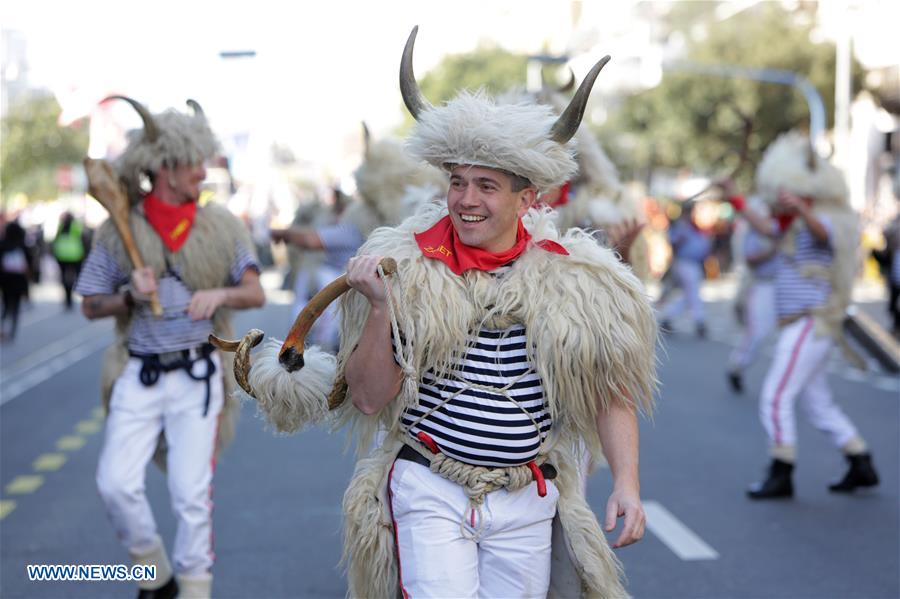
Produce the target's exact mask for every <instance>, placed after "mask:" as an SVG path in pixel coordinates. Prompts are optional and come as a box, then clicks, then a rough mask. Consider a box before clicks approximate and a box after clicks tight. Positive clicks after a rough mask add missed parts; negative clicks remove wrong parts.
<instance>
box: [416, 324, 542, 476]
mask: <svg viewBox="0 0 900 599" xmlns="http://www.w3.org/2000/svg"><path fill="white" fill-rule="evenodd" d="M526 347H527V338H526V336H525V327H524V326H522V325H515V326H513V327H511V328H509V329H506V330H500V331H495V330H488V329H482V330H481V331H479V332H478V334H477V335H474V336H473V338H471V339H470V341H469V349H468V351H467V352H466V355H465V357H464V358H463V359H462V360H460V362H459V363H457V364H456V365H455V366H454V370H453V375H451V376H450V377H448V378H441V379H436V378H435V376H434V373H433V372H428V373H426V374H425V375H423V377H422V381H421V383H420V385H419V405H418V406H417V407H415V408H408V409H407V410H406V411H405V412H404V413H403V415H402V420H403V425H404V426H406V427H411V428H409V434H410V435H411V436H413V437H415V436H416V435H417V434H418V433H419V432H420V431H423V432H425V433H427V434H428V435H429V436H430V437H431V438H432V439H434V441H435V442H436V443H437V444H438V446H439V447H440V449H441V451H442V452H443V453H445V454H446V455H448V456H450V457H452V458H454V459H457V460H459V461H461V462H466V463H468V464H474V465H478V466H494V467H497V466H515V465H521V464H525V463H527V462H528V461H530V460H532V459H534V458H535V457H536V456H537V453H538V448H539V446H540V443H541V441H542V440H543V439H544V438H545V437H546V436H547V433H548V432H549V430H550V427H551V424H552V422H551V419H550V412H549V411H548V410H547V406H546V404H545V401H544V388H543V385H542V383H541V378H540V377H539V376H538V375H537V373H536V372H534V371H533V370H532V369H531V364H530V362H529V360H528V357H527V353H526ZM467 382H470V383H475V384H477V385H479V387H478V388H473V387H472V386H471V385H467V384H466V383H467ZM507 385H510V387H509V390H508V391H506V393H507V394H508V395H509V396H510V397H511V398H512V399H513V400H515V401H511V400H510V398H509V397H506V396H504V395H503V394H502V393H501V392H500V391H499V390H500V389H502V388H504V387H506V386H507ZM485 387H486V388H487V389H485ZM460 390H462V391H461V392H460V393H459V394H458V395H456V396H455V397H453V398H452V399H450V400H449V401H448V402H446V403H445V404H443V405H441V407H440V408H438V409H436V410H435V411H433V412H432V413H431V414H429V415H428V416H427V417H425V418H424V419H422V420H421V421H419V419H420V417H422V416H423V415H424V414H426V413H427V412H428V410H430V409H431V408H434V407H435V406H437V405H439V404H440V403H441V401H442V400H445V399H447V398H448V397H450V396H452V395H453V394H454V393H456V392H458V391H460ZM495 390H496V391H495ZM517 403H518V405H516V404H517ZM519 406H521V408H520V407H519ZM523 409H524V410H525V411H527V414H526V413H525V411H523ZM529 414H530V416H531V417H530V418H529ZM532 419H533V420H534V421H532ZM535 424H537V426H535Z"/></svg>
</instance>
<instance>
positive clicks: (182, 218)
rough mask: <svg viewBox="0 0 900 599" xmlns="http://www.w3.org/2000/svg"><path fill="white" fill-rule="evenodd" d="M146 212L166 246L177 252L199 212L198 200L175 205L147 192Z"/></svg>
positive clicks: (148, 219)
mask: <svg viewBox="0 0 900 599" xmlns="http://www.w3.org/2000/svg"><path fill="white" fill-rule="evenodd" d="M144 214H145V215H146V216H147V222H149V223H150V225H151V226H152V227H153V229H154V230H155V231H156V232H157V234H158V235H159V237H160V239H162V242H163V243H164V244H166V247H167V248H169V250H171V251H173V252H177V251H178V250H179V249H180V248H181V246H182V245H184V242H185V241H187V238H188V234H189V233H190V232H191V226H192V225H193V224H194V216H196V214H197V202H186V203H184V204H179V205H177V206H174V205H172V204H167V203H165V202H163V201H162V200H160V199H159V198H157V197H156V196H154V195H153V194H147V197H146V198H145V199H144Z"/></svg>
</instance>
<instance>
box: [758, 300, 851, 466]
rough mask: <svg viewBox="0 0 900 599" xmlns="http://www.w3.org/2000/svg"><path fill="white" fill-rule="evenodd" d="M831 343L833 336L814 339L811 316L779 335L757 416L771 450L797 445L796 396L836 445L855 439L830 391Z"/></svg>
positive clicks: (820, 428)
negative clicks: (828, 370) (829, 364)
mask: <svg viewBox="0 0 900 599" xmlns="http://www.w3.org/2000/svg"><path fill="white" fill-rule="evenodd" d="M832 345H834V341H833V340H832V339H831V338H830V337H820V336H818V335H816V332H815V325H814V322H813V319H812V318H811V317H806V318H801V319H800V320H798V321H796V322H794V323H791V324H790V325H788V326H786V327H785V328H784V329H783V330H782V331H781V334H780V335H779V337H778V344H777V346H776V348H775V356H774V358H773V360H772V365H771V366H770V367H769V372H768V374H766V380H765V382H764V383H763V388H762V395H761V396H760V404H759V416H760V419H761V420H762V423H763V426H764V427H765V429H766V432H767V433H768V435H769V439H770V440H771V442H772V445H773V446H775V447H779V446H791V447H793V446H795V445H796V444H797V424H796V420H795V416H794V406H795V405H796V403H797V399H798V398H799V400H800V402H801V404H802V405H803V407H804V408H805V410H806V413H807V415H808V416H809V419H810V422H811V423H812V424H813V426H815V427H816V428H817V429H819V430H820V431H822V432H824V433H826V434H827V435H828V436H829V437H830V438H831V440H832V442H833V443H834V444H835V445H836V446H837V447H839V448H840V447H843V446H844V445H845V444H846V443H847V442H848V441H850V439H852V438H854V437H855V436H857V432H856V428H855V427H854V426H853V423H852V422H850V419H849V418H847V416H846V414H844V412H843V411H842V410H841V409H840V408H839V407H838V406H837V404H835V403H834V401H833V400H832V396H831V389H829V388H828V381H827V379H826V375H827V368H828V354H829V352H830V350H831V347H832Z"/></svg>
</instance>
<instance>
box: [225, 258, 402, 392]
mask: <svg viewBox="0 0 900 599" xmlns="http://www.w3.org/2000/svg"><path fill="white" fill-rule="evenodd" d="M378 265H379V266H380V267H381V269H382V270H383V271H384V274H385V275H392V274H394V273H395V272H397V262H396V260H394V259H393V258H383V259H382V260H381V262H379V264H378ZM349 290H350V285H349V284H348V283H347V275H346V274H343V275H341V276H340V277H338V278H337V279H335V280H334V281H332V282H331V283H329V284H328V285H326V286H325V287H323V288H322V289H321V290H320V291H319V292H318V293H317V294H316V295H315V296H313V298H312V299H311V300H309V302H308V303H307V304H306V306H305V307H304V308H303V310H302V311H301V312H300V314H298V315H297V318H296V320H294V324H293V326H291V330H290V332H288V335H287V337H286V338H285V340H284V343H283V344H282V345H281V350H280V351H279V352H278V362H279V363H280V364H281V366H282V367H283V368H284V369H285V370H286V371H288V372H294V371H296V370H300V369H301V368H303V364H304V362H303V346H304V343H305V341H306V335H307V333H309V330H310V329H311V328H312V326H313V324H314V323H315V322H316V320H317V319H318V318H319V316H321V315H322V312H324V311H325V309H326V308H327V307H328V306H329V305H331V303H332V302H333V301H334V300H336V299H337V298H339V297H340V296H341V295H343V294H344V293H346V292H347V291H349ZM264 336H265V333H263V332H262V331H260V330H259V329H251V330H250V331H248V332H247V333H246V334H245V335H244V337H243V339H241V340H240V341H226V340H224V339H220V338H218V337H216V336H215V335H210V336H209V342H210V343H212V344H213V345H215V346H216V347H218V348H219V349H221V350H223V351H229V352H234V353H235V356H234V379H235V380H236V381H237V383H238V385H240V386H241V389H243V390H244V391H246V392H247V394H248V395H250V396H251V397H254V398H255V397H256V395H255V394H254V393H253V389H252V388H251V387H250V384H249V382H248V381H249V377H250V368H251V362H250V350H251V349H253V348H254V347H256V346H257V345H259V343H260V341H262V339H263V337H264Z"/></svg>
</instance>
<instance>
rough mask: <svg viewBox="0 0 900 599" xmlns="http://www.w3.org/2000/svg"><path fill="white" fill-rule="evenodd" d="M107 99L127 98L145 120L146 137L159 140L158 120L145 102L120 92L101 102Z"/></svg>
mask: <svg viewBox="0 0 900 599" xmlns="http://www.w3.org/2000/svg"><path fill="white" fill-rule="evenodd" d="M107 100H125V101H126V102H128V103H129V104H131V107H132V108H134V109H135V110H136V111H137V113H138V114H139V115H140V117H141V121H143V123H144V137H145V139H146V140H147V141H149V142H150V143H153V142H154V141H156V140H157V138H159V128H158V127H157V126H156V121H155V120H153V115H152V114H150V111H149V110H147V107H146V106H144V105H143V104H141V103H140V102H138V101H137V100H135V99H134V98H129V97H128V96H121V95H118V94H116V95H113V96H107V97H106V98H104V99H103V100H101V102H100V103H101V104H102V103H103V102H106V101H107Z"/></svg>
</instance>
